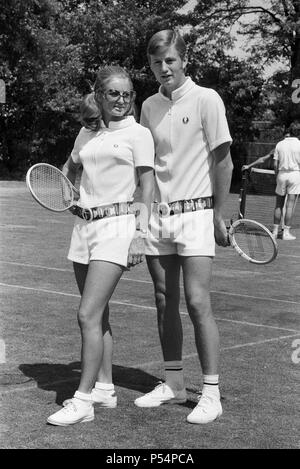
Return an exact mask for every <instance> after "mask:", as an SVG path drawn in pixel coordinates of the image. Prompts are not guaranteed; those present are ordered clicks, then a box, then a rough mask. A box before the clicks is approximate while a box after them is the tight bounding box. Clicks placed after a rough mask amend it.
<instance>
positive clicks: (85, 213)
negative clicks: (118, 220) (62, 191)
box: [81, 208, 94, 221]
mask: <svg viewBox="0 0 300 469" xmlns="http://www.w3.org/2000/svg"><path fill="white" fill-rule="evenodd" d="M81 214H82V218H83V219H84V220H85V221H91V220H93V218H94V215H93V211H92V209H90V208H83V209H82V212H81Z"/></svg>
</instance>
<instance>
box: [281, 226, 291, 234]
mask: <svg viewBox="0 0 300 469" xmlns="http://www.w3.org/2000/svg"><path fill="white" fill-rule="evenodd" d="M290 228H291V227H290V226H287V225H283V227H282V229H283V230H284V231H285V232H286V233H289V231H290Z"/></svg>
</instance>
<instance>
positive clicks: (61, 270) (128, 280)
mask: <svg viewBox="0 0 300 469" xmlns="http://www.w3.org/2000/svg"><path fill="white" fill-rule="evenodd" d="M0 263H3V264H13V265H20V266H24V267H35V268H40V269H46V270H55V271H59V272H73V271H72V270H71V269H61V268H58V267H45V266H40V265H36V264H27V263H21V262H9V261H0ZM121 280H123V281H127V282H137V283H146V284H149V285H152V281H150V280H140V279H133V278H128V277H121ZM181 286H182V285H181ZM210 292H211V293H213V294H220V295H227V296H237V297H241V298H251V299H255V300H263V301H274V302H277V303H288V304H296V305H300V303H299V302H298V301H292V300H280V299H278V298H271V297H263V296H254V295H247V294H245V293H233V292H225V291H223V290H221V291H219V290H218V291H217V290H210Z"/></svg>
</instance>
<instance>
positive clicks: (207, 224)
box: [135, 30, 232, 423]
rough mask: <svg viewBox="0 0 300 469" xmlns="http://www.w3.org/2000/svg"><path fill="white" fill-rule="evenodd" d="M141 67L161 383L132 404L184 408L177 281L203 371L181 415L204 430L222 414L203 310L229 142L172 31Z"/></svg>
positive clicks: (209, 93) (223, 236) (207, 310)
mask: <svg viewBox="0 0 300 469" xmlns="http://www.w3.org/2000/svg"><path fill="white" fill-rule="evenodd" d="M147 54H148V60H149V63H150V67H151V70H152V72H153V73H154V75H155V78H156V79H157V81H158V82H159V83H160V85H161V86H160V89H159V92H158V93H157V94H155V95H153V96H151V97H150V98H148V99H147V100H146V101H145V102H144V103H143V106H142V113H141V123H142V124H143V125H144V126H146V127H148V128H149V129H150V130H151V132H152V135H153V138H154V142H155V151H156V160H155V174H156V200H157V202H158V203H156V204H154V211H153V212H154V213H153V214H152V216H151V220H150V225H149V237H148V241H147V243H146V257H147V264H148V268H149V271H150V274H151V276H152V280H153V283H154V289H155V298H156V306H157V312H158V329H159V337H160V341H161V346H162V352H163V357H164V365H165V373H166V382H165V383H163V384H161V385H159V386H158V387H156V388H155V389H154V390H153V391H152V392H150V393H147V394H145V395H144V396H142V397H139V398H138V399H136V401H135V404H136V405H137V406H139V407H157V406H159V405H161V404H167V403H169V404H173V403H180V402H185V401H186V390H185V386H184V381H183V370H182V341H183V337H182V325H181V319H180V315H179V299H180V288H179V274H180V269H182V273H183V283H184V293H185V300H186V304H187V309H188V312H189V315H190V318H191V320H192V323H193V326H194V333H195V343H196V348H197V352H198V355H199V360H200V364H201V368H202V372H203V388H202V396H201V398H200V400H199V403H198V405H197V406H196V407H195V409H194V410H193V411H192V412H191V413H190V414H189V415H188V417H187V420H188V421H189V422H190V423H208V422H211V421H213V420H215V419H216V418H217V417H219V416H220V415H221V414H222V406H221V402H220V392H219V387H218V383H219V375H218V365H219V333H218V328H217V325H216V323H215V320H214V317H213V314H212V309H211V303H210V291H209V290H210V281H211V271H212V259H213V257H214V255H215V240H216V241H217V243H218V244H219V245H221V246H227V245H228V239H227V230H226V226H225V223H224V220H223V216H222V207H223V204H224V201H225V200H226V197H227V195H228V192H229V189H230V182H231V175H232V161H231V156H230V152H229V149H230V144H231V141H232V140H231V137H230V133H229V129H228V125H227V120H226V117H225V109H224V105H223V102H222V100H221V98H220V96H219V95H218V94H217V93H216V92H215V91H214V90H212V89H208V88H203V87H200V86H198V85H196V84H195V83H194V82H193V81H192V80H191V78H189V77H186V75H185V66H186V64H187V57H186V45H185V43H184V41H183V39H182V37H181V36H180V35H179V34H178V33H177V32H174V31H171V30H165V31H160V32H158V33H156V34H155V35H154V36H153V37H152V38H151V39H150V41H149V44H148V49H147Z"/></svg>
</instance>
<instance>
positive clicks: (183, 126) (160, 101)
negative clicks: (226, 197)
mask: <svg viewBox="0 0 300 469" xmlns="http://www.w3.org/2000/svg"><path fill="white" fill-rule="evenodd" d="M161 90H162V87H160V88H159V92H158V93H157V94H155V95H153V96H151V97H150V98H148V99H146V101H144V103H143V106H142V112H141V121H140V122H141V124H142V125H144V126H145V127H148V128H149V129H150V130H151V133H152V136H153V138H154V143H155V174H156V200H158V201H163V202H173V201H175V200H182V199H192V198H197V197H204V196H211V195H212V194H213V185H212V166H213V157H212V154H211V151H212V150H214V149H215V148H217V147H218V146H219V145H221V144H222V143H225V142H230V143H231V142H232V139H231V136H230V133H229V128H228V123H227V119H226V115H225V107H224V104H223V101H222V99H221V97H220V96H219V95H218V93H217V92H216V91H214V90H213V89H210V88H204V87H201V86H198V85H196V84H195V83H194V82H193V81H192V80H191V78H189V77H188V78H187V79H186V81H185V82H184V84H183V85H182V86H181V87H180V88H177V89H176V90H175V91H173V93H172V99H169V98H167V97H166V96H165V95H164V94H163V93H162V91H161Z"/></svg>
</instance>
